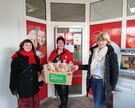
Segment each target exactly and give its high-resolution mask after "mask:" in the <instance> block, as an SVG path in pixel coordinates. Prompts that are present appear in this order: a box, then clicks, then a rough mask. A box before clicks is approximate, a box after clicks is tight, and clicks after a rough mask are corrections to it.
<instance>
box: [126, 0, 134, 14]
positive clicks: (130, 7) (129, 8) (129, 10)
mask: <svg viewBox="0 0 135 108" xmlns="http://www.w3.org/2000/svg"><path fill="white" fill-rule="evenodd" d="M127 15H128V16H132V15H135V0H128V3H127Z"/></svg>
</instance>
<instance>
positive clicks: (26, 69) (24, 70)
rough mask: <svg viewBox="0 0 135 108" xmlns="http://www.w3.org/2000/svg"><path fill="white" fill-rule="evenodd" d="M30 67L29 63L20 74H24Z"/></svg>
mask: <svg viewBox="0 0 135 108" xmlns="http://www.w3.org/2000/svg"><path fill="white" fill-rule="evenodd" d="M30 67H31V65H29V66H28V67H27V68H26V69H24V70H23V71H22V72H21V73H20V75H23V74H25V73H26V72H27V71H28V70H29V68H30Z"/></svg>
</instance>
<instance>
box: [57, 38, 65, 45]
mask: <svg viewBox="0 0 135 108" xmlns="http://www.w3.org/2000/svg"><path fill="white" fill-rule="evenodd" d="M59 40H62V41H63V43H64V44H65V39H64V38H63V37H58V38H57V44H58V41H59Z"/></svg>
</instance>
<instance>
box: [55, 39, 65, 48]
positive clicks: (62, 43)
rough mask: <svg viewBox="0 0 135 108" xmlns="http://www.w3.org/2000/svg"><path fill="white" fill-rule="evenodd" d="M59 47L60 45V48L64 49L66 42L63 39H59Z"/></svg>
mask: <svg viewBox="0 0 135 108" xmlns="http://www.w3.org/2000/svg"><path fill="white" fill-rule="evenodd" d="M57 47H58V49H60V50H63V49H64V42H63V41H62V40H59V41H58V43H57Z"/></svg>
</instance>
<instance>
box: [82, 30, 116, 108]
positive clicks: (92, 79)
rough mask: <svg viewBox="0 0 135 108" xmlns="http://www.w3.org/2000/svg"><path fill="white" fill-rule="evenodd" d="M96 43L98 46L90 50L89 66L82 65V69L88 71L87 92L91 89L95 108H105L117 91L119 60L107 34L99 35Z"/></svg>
mask: <svg viewBox="0 0 135 108" xmlns="http://www.w3.org/2000/svg"><path fill="white" fill-rule="evenodd" d="M96 41H97V45H95V46H94V47H92V48H90V53H91V54H90V57H89V63H88V65H82V66H80V69H82V70H88V72H87V78H86V84H87V85H86V86H87V92H89V89H90V87H91V88H92V93H93V99H94V103H95V108H103V107H104V105H105V103H107V102H108V98H109V96H110V95H111V94H112V93H114V91H115V86H116V84H117V80H118V59H117V55H116V53H115V52H114V49H113V47H112V46H111V45H110V38H109V35H108V34H107V33H105V32H101V33H99V34H98V36H97V39H96Z"/></svg>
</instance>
